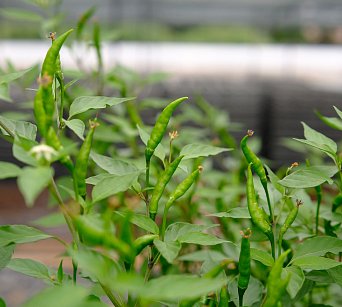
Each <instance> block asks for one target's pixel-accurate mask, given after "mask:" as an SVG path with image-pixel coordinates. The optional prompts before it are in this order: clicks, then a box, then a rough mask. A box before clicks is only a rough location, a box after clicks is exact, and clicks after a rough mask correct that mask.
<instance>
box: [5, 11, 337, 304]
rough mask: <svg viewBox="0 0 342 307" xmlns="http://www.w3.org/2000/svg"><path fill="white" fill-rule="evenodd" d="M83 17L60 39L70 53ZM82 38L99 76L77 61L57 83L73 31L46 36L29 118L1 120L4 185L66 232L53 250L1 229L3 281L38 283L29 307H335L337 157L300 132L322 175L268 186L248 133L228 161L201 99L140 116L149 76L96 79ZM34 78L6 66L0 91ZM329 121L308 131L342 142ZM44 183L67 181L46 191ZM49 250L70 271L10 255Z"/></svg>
mask: <svg viewBox="0 0 342 307" xmlns="http://www.w3.org/2000/svg"><path fill="white" fill-rule="evenodd" d="M92 14H93V9H91V10H90V11H88V12H86V13H85V15H83V16H82V17H81V19H80V21H79V23H78V29H77V31H75V32H76V34H71V36H70V37H69V38H68V42H69V44H70V43H71V48H72V44H76V43H78V42H79V41H81V40H82V38H83V35H84V32H83V31H86V30H85V29H89V23H90V22H91V16H92ZM94 31H95V32H94V35H93V42H92V43H91V45H90V46H91V48H94V49H96V54H97V58H98V66H97V70H96V71H94V72H87V71H83V70H82V62H80V61H81V59H78V58H77V61H78V63H79V66H80V70H79V71H76V72H72V73H70V72H69V73H68V72H67V71H64V74H63V73H62V71H63V58H62V59H61V58H60V57H59V50H60V48H66V46H65V44H64V39H66V37H67V36H68V35H69V34H70V33H71V32H67V34H65V35H57V36H55V34H53V33H52V34H50V38H51V39H52V45H51V47H50V49H49V50H48V51H47V55H46V58H45V60H44V64H43V68H42V73H41V74H40V76H39V79H38V84H36V85H34V87H36V88H37V90H35V91H32V92H31V93H32V94H34V97H30V100H31V101H32V100H34V104H33V103H30V104H27V105H28V110H29V113H30V115H33V113H34V118H32V116H31V117H27V116H25V115H26V114H21V113H20V112H18V113H17V114H16V118H13V117H12V118H10V117H9V116H8V115H6V114H2V115H1V116H0V132H1V137H2V138H3V139H5V140H7V141H8V142H10V143H11V144H12V147H13V156H14V158H16V159H17V160H18V161H19V162H21V163H22V164H24V166H23V167H18V166H17V165H16V164H13V163H9V162H0V176H1V177H0V179H8V178H17V183H18V187H19V189H20V191H21V193H22V195H23V197H24V199H25V201H26V203H27V205H28V206H33V205H34V204H35V201H36V199H37V197H38V196H39V195H40V193H41V192H42V191H43V190H44V189H48V190H49V192H50V196H51V197H53V198H54V200H55V203H56V206H57V208H58V211H59V214H58V213H57V214H54V215H51V216H47V217H45V218H42V219H40V220H38V221H35V224H36V225H37V227H39V226H45V227H46V226H48V225H51V226H53V225H58V224H60V223H64V225H65V227H68V229H69V231H70V233H71V236H72V242H65V241H64V240H62V239H61V238H59V237H57V236H54V235H53V234H49V233H46V232H44V231H42V230H39V229H38V228H34V227H29V226H26V225H2V226H0V255H1V257H0V259H1V260H0V269H3V268H5V267H7V268H9V269H11V270H14V271H16V272H20V273H22V274H25V275H28V276H31V277H33V278H38V279H41V280H43V281H44V282H46V284H47V289H45V290H44V291H43V292H41V293H39V294H37V295H36V296H34V297H33V298H30V299H29V300H28V301H27V302H26V304H25V306H55V305H56V306H57V304H58V306H60V305H61V304H62V305H63V306H88V305H89V306H105V305H106V303H105V302H108V299H109V300H110V301H111V303H112V304H113V305H114V306H162V305H166V306H176V305H179V306H201V305H211V306H242V305H243V306H254V307H256V306H275V305H274V304H276V305H277V306H314V305H315V304H321V306H322V304H325V305H326V306H338V305H340V304H341V299H340V298H339V297H338V296H336V295H335V291H336V286H337V285H338V286H341V279H342V270H341V264H340V257H341V253H342V240H341V229H340V224H341V222H342V219H341V212H340V210H341V204H342V196H341V195H342V180H341V179H342V173H341V168H342V160H341V154H340V149H339V148H338V145H337V144H336V143H335V142H334V141H333V140H332V139H330V138H328V137H327V136H325V135H323V134H322V133H320V132H319V131H316V130H314V129H313V128H311V127H309V126H308V125H306V124H305V123H303V127H304V139H297V141H298V142H299V144H300V145H301V146H305V147H306V146H309V147H311V148H314V149H315V150H316V151H317V154H318V155H321V156H323V157H326V158H327V159H328V160H327V161H326V160H324V159H321V161H322V164H320V165H316V164H315V165H311V164H310V160H309V159H308V160H307V161H306V164H305V163H304V165H299V166H298V163H293V164H292V165H291V166H289V167H288V168H287V170H286V172H285V174H284V173H281V172H274V171H273V170H272V169H271V168H269V167H267V166H265V165H264V163H263V162H262V160H260V159H259V158H258V157H257V154H256V153H254V152H253V151H252V149H251V148H249V147H248V144H247V138H249V137H250V136H251V135H252V133H251V131H249V132H248V135H246V137H245V138H244V139H243V142H242V143H241V144H242V145H241V146H242V152H240V149H239V148H237V146H236V144H237V143H238V142H237V141H236V140H235V139H234V138H233V137H232V136H231V134H230V131H231V123H230V121H229V119H228V116H227V115H225V114H223V113H222V111H221V110H216V109H215V108H214V107H213V106H211V105H210V104H209V103H207V102H206V101H205V100H203V99H202V98H198V99H195V100H190V101H188V102H184V103H182V104H180V101H185V98H181V99H176V100H175V101H173V102H167V103H166V102H165V100H162V99H150V100H149V98H146V99H145V103H143V102H142V101H141V99H140V91H141V89H142V88H143V87H144V86H146V85H148V84H150V83H153V82H158V81H159V80H160V77H161V75H157V74H156V75H154V76H149V77H141V76H139V75H138V74H137V73H135V72H133V71H130V70H128V69H126V68H123V67H120V66H119V67H117V68H115V69H114V70H111V71H107V70H105V69H104V67H103V63H102V51H101V43H100V42H101V40H100V37H101V32H100V28H99V27H98V26H97V25H96V26H95V27H94ZM72 35H74V36H76V41H75V40H74V41H72V40H73V39H74V38H73V37H72ZM59 37H63V40H61V39H59ZM42 60H43V59H42ZM38 74H39V72H38V70H37V69H36V68H32V69H26V70H23V71H16V70H15V69H14V68H13V67H9V69H8V70H7V71H5V72H3V74H2V75H0V84H1V85H5V86H6V87H7V88H8V87H9V86H10V85H12V84H13V85H14V84H16V85H17V86H20V85H24V86H23V88H26V87H27V86H26V84H27V83H29V82H30V81H32V80H34V79H35V78H36V77H37V76H38ZM75 75H77V76H78V77H77V79H73V76H75ZM9 98H11V97H9ZM9 100H11V99H3V101H2V102H1V103H8V101H9ZM32 106H33V109H34V112H32ZM51 106H52V107H51ZM152 106H153V108H155V109H157V110H161V113H160V116H158V118H157V119H156V120H155V121H154V122H153V123H152V126H153V127H150V125H148V124H147V121H146V120H145V119H144V118H143V117H142V116H141V115H142V113H143V112H144V111H146V110H147V111H154V110H152ZM175 109H177V112H176V110H175ZM28 110H27V111H28ZM185 110H186V112H185ZM173 111H175V112H174V114H173ZM335 111H336V114H337V115H336V117H334V118H328V117H325V116H323V115H322V114H319V117H320V119H321V120H322V121H323V122H325V123H327V124H328V126H329V127H331V128H334V129H338V130H341V123H342V112H341V110H339V109H338V108H337V107H335ZM26 113H28V112H26ZM152 113H155V112H152ZM88 122H89V127H88ZM47 123H48V124H47ZM188 124H192V126H191V125H188ZM194 125H195V127H196V128H194V127H193V126H194ZM176 129H177V131H178V132H177V131H176ZM37 131H38V132H37ZM165 131H169V132H170V133H169V139H167V137H165V135H164V134H165ZM189 139H191V142H189ZM75 144H76V145H75ZM214 161H215V163H214ZM55 168H63V170H64V173H65V174H66V175H65V176H64V177H62V178H57V176H56V175H55V173H56V172H55ZM245 174H247V178H246V176H245ZM247 203H248V205H247ZM163 212H164V213H163ZM61 217H63V218H64V220H62V219H61ZM246 228H247V229H248V228H250V229H249V230H246V231H244V232H242V235H243V237H242V239H241V236H240V235H239V232H240V231H241V230H242V229H246ZM48 232H49V231H48ZM49 238H50V239H51V238H52V239H55V240H57V242H59V244H62V245H63V246H64V248H65V254H64V255H63V258H64V259H66V258H69V259H71V260H72V263H73V271H72V272H69V271H67V270H64V268H63V261H62V262H61V263H60V266H59V267H58V268H57V269H56V268H48V267H47V266H45V265H44V264H43V263H40V262H37V261H35V260H33V259H32V260H30V259H19V258H13V252H14V250H15V248H16V246H17V245H19V244H23V243H29V242H36V241H39V240H44V239H49ZM241 240H242V244H240V242H241ZM268 241H269V243H270V244H268ZM240 246H241V247H242V248H241V250H240ZM239 261H241V262H242V261H243V263H239ZM80 279H84V280H88V284H89V283H90V284H91V286H84V282H82V281H81V280H80ZM105 296H106V297H107V300H105V299H103V297H105ZM0 302H1V304H2V305H3V304H4V303H3V302H2V299H0Z"/></svg>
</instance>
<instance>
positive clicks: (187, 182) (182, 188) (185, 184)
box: [162, 166, 203, 237]
mask: <svg viewBox="0 0 342 307" xmlns="http://www.w3.org/2000/svg"><path fill="white" fill-rule="evenodd" d="M202 170H203V167H202V166H198V168H197V169H196V170H195V171H193V172H192V173H191V174H190V175H189V176H188V177H186V178H185V179H184V180H183V181H182V182H181V183H180V184H179V185H178V186H177V187H176V189H175V190H174V192H173V193H172V194H171V195H170V197H169V200H168V201H167V203H166V205H165V208H164V214H163V224H162V237H163V236H164V232H165V228H166V217H167V212H168V211H169V209H170V208H171V207H172V206H173V204H174V202H175V201H176V200H177V199H178V198H180V197H182V196H183V195H184V194H185V193H186V191H188V190H189V189H190V187H191V186H192V184H193V183H194V182H195V181H196V180H197V179H198V177H199V174H200V173H201V172H202Z"/></svg>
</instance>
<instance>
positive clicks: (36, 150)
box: [29, 144, 57, 161]
mask: <svg viewBox="0 0 342 307" xmlns="http://www.w3.org/2000/svg"><path fill="white" fill-rule="evenodd" d="M29 153H30V154H31V155H33V156H34V157H35V158H36V159H37V160H40V159H41V158H44V159H45V160H47V161H51V159H52V157H53V156H56V155H57V151H56V150H54V149H53V148H52V147H50V146H48V145H45V144H41V145H37V146H34V147H32V148H31V150H30V151H29Z"/></svg>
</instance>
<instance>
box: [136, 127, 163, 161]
mask: <svg viewBox="0 0 342 307" xmlns="http://www.w3.org/2000/svg"><path fill="white" fill-rule="evenodd" d="M137 128H138V131H139V136H140V138H141V140H142V142H143V143H144V144H145V145H147V142H148V140H149V139H150V135H149V134H148V133H147V132H146V131H145V130H144V129H143V128H141V127H140V126H139V125H137ZM153 155H155V156H156V157H157V158H159V159H160V160H161V161H162V162H163V163H164V159H165V156H166V150H165V148H164V146H163V145H162V144H161V143H159V145H158V146H157V148H156V149H155V151H154V153H153Z"/></svg>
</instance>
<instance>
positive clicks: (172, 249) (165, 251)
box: [153, 239, 182, 264]
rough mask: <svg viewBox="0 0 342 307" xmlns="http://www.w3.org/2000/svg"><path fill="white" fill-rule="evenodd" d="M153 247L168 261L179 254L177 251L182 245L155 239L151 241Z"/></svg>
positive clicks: (171, 260)
mask: <svg viewBox="0 0 342 307" xmlns="http://www.w3.org/2000/svg"><path fill="white" fill-rule="evenodd" d="M153 243H154V245H155V247H156V248H157V249H158V251H159V252H160V253H161V255H162V256H163V257H164V258H165V259H166V260H167V262H168V263H171V264H172V262H173V260H175V259H176V258H177V256H178V254H179V251H180V249H181V247H182V245H181V244H180V243H179V242H177V241H174V242H163V241H160V240H159V239H155V240H154V241H153Z"/></svg>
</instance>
